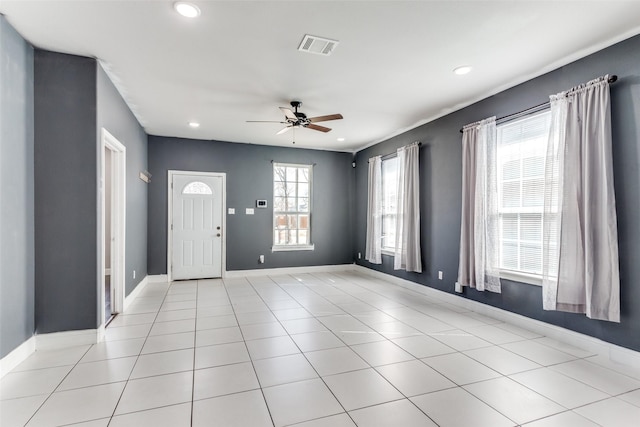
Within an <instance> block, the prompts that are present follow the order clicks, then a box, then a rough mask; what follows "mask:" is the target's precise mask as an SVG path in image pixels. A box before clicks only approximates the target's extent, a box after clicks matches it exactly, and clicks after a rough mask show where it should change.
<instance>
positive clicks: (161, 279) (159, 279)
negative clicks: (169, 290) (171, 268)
mask: <svg viewBox="0 0 640 427" xmlns="http://www.w3.org/2000/svg"><path fill="white" fill-rule="evenodd" d="M146 279H147V282H148V283H167V282H168V281H169V275H167V274H153V275H151V276H147V277H146Z"/></svg>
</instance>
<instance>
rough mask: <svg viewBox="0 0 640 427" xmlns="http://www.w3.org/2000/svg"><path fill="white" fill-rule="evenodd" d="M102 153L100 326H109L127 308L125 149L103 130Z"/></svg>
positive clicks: (99, 250)
mask: <svg viewBox="0 0 640 427" xmlns="http://www.w3.org/2000/svg"><path fill="white" fill-rule="evenodd" d="M100 153H101V156H100V158H101V165H102V168H101V172H100V175H101V176H100V188H99V190H100V191H99V194H100V199H99V201H100V206H101V209H100V212H101V215H100V216H99V221H98V231H99V232H98V235H99V236H100V239H99V242H98V258H99V260H98V265H99V268H98V275H99V278H98V324H99V325H106V324H108V322H109V320H110V319H111V318H112V317H113V316H114V315H116V314H118V313H120V312H122V310H123V308H124V296H125V242H126V240H125V230H126V147H125V146H124V145H122V144H121V143H120V142H119V141H118V140H117V139H116V138H115V137H114V136H113V135H111V134H110V133H109V132H108V131H107V130H106V129H104V128H103V129H102V137H101V150H100Z"/></svg>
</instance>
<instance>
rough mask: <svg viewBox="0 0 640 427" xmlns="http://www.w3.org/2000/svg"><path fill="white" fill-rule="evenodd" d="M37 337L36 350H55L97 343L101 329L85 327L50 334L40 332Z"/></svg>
mask: <svg viewBox="0 0 640 427" xmlns="http://www.w3.org/2000/svg"><path fill="white" fill-rule="evenodd" d="M35 338H36V350H54V349H58V348H65V347H74V346H77V345H88V344H95V343H97V342H98V340H99V338H100V331H99V329H83V330H80V331H64V332H53V333H50V334H38V335H36V336H35Z"/></svg>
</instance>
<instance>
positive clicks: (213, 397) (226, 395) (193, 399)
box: [191, 385, 266, 403]
mask: <svg viewBox="0 0 640 427" xmlns="http://www.w3.org/2000/svg"><path fill="white" fill-rule="evenodd" d="M260 390H262V387H260V386H259V385H258V387H254V388H249V389H246V390H240V391H232V392H230V393H223V394H216V395H215V396H209V397H201V398H198V399H196V397H195V395H194V396H193V398H192V399H191V401H192V402H193V403H196V402H202V401H204V400H211V399H217V398H219V397H228V396H236V395H240V394H244V393H248V392H250V391H260ZM265 403H266V400H265Z"/></svg>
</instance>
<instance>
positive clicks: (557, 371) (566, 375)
mask: <svg viewBox="0 0 640 427" xmlns="http://www.w3.org/2000/svg"><path fill="white" fill-rule="evenodd" d="M576 360H582V359H576ZM576 360H570V361H567V362H563V363H558V364H556V365H551V366H549V367H547V368H548V369H551V370H553V371H554V372H556V373H558V374H560V375H562V376H565V377H567V378H569V379H572V380H574V381H578V382H579V383H582V384H584V385H587V386H589V387H591V388H594V389H596V390H598V391H601V392H602V393H605V394H607V395H609V396H613V395H612V394H611V393H610V392H608V391H606V390H603V389H602V388H599V387H596V386H595V385H594V384H589V383H588V382H586V381H583V377H582V376H580V377H579V378H576V377H575V376H571V375H568V374H567V373H565V372H563V371H561V370H557V369H552V368H553V367H560V366H561V365H564V364H565V363H572V362H575V361H576ZM605 369H606V368H605ZM609 370H610V371H611V369H609ZM612 372H615V373H617V372H616V371H612ZM620 375H622V376H623V377H625V378H629V379H632V380H634V381H635V382H639V383H640V381H638V380H635V379H634V378H631V377H628V376H626V375H624V374H620ZM633 390H636V389H632V391H633ZM625 393H629V391H624V392H622V393H621V394H625Z"/></svg>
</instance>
